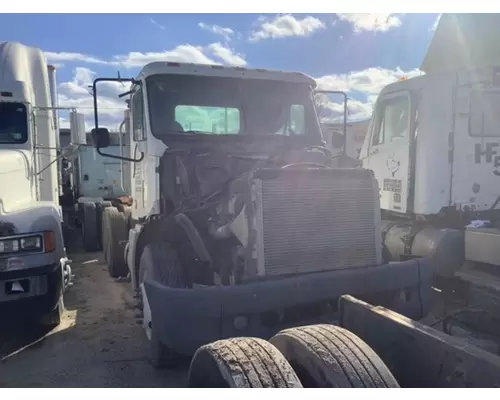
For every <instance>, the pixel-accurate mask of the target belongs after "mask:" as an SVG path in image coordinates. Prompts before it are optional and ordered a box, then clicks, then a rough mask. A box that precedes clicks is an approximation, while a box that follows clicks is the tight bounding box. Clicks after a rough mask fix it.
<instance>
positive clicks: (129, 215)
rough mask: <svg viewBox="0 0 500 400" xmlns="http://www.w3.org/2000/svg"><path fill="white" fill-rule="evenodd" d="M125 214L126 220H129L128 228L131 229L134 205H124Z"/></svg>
mask: <svg viewBox="0 0 500 400" xmlns="http://www.w3.org/2000/svg"><path fill="white" fill-rule="evenodd" d="M123 215H125V220H126V221H127V229H130V220H131V218H132V207H130V206H123Z"/></svg>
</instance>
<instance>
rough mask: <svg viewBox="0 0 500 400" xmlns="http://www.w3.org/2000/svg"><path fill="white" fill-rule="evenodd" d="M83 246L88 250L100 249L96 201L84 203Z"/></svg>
mask: <svg viewBox="0 0 500 400" xmlns="http://www.w3.org/2000/svg"><path fill="white" fill-rule="evenodd" d="M82 235H83V247H84V249H85V251H86V252H94V251H98V249H99V241H98V237H97V213H96V206H95V204H94V203H91V202H88V203H84V204H83V224H82Z"/></svg>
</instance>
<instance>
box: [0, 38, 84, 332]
mask: <svg viewBox="0 0 500 400" xmlns="http://www.w3.org/2000/svg"><path fill="white" fill-rule="evenodd" d="M54 88H55V68H54V67H53V66H50V65H47V62H46V60H45V56H44V54H43V52H42V51H41V50H40V49H37V48H32V47H27V46H24V45H22V44H19V43H12V42H3V43H0V313H1V316H2V320H4V321H5V320H6V319H7V318H12V317H23V318H24V317H26V318H28V319H39V320H40V322H41V323H42V324H44V325H47V326H54V325H57V324H59V322H60V318H61V313H62V311H63V308H64V302H63V294H64V291H65V289H66V287H67V285H68V284H69V283H70V279H71V269H70V266H69V260H68V258H67V255H66V250H65V245H64V238H63V215H62V210H61V207H60V204H59V194H60V185H59V183H60V182H59V177H60V174H59V169H58V168H59V166H60V157H59V152H60V149H59V148H58V140H57V136H58V132H57V126H58V124H57V103H56V101H57V100H56V98H55V97H54V96H53V94H52V92H54ZM75 135H76V136H75V137H78V132H75Z"/></svg>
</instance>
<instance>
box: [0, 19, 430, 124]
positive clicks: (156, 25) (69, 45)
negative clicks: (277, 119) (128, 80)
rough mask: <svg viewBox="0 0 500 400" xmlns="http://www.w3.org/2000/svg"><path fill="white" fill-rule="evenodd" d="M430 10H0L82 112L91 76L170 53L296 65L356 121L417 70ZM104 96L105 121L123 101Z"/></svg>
mask: <svg viewBox="0 0 500 400" xmlns="http://www.w3.org/2000/svg"><path fill="white" fill-rule="evenodd" d="M438 16H439V14H307V15H306V14H293V15H290V14H286V15H285V14H281V15H276V14H264V15H258V14H136V15H134V14H118V15H113V14H101V15H99V14H97V15H96V14H44V15H42V14H40V15H36V14H13V15H8V14H3V15H0V38H1V39H0V40H8V41H18V42H21V43H23V44H26V45H31V46H36V47H39V48H41V49H42V50H44V51H45V52H46V55H47V58H48V60H49V61H50V62H51V63H54V64H56V65H57V66H58V71H57V80H58V83H59V89H60V98H59V100H60V102H61V104H62V105H64V106H71V107H78V108H81V111H82V112H85V113H86V114H87V115H88V116H89V117H90V116H91V110H90V105H91V98H90V96H89V95H88V93H86V90H85V88H86V85H87V84H88V83H91V81H92V79H93V77H95V76H110V75H111V76H116V73H117V71H118V70H120V73H121V75H122V76H134V75H136V74H137V72H138V71H139V68H140V66H141V65H143V64H145V63H147V62H149V61H153V60H175V61H187V62H202V63H212V62H216V63H221V64H228V65H246V66H248V67H263V68H276V69H286V70H299V71H302V72H305V73H307V74H309V75H311V76H313V77H314V78H317V79H318V82H319V83H320V84H321V85H322V86H323V87H328V88H335V89H344V90H348V91H349V96H350V98H351V99H353V101H352V102H351V110H350V112H351V116H352V118H354V119H356V118H358V117H359V118H360V117H365V116H368V115H369V113H370V110H371V108H370V107H371V104H372V103H373V100H374V97H375V96H376V94H377V93H378V91H379V90H380V89H381V88H382V87H383V86H384V85H385V84H387V83H390V82H391V81H394V80H395V79H397V78H398V77H400V76H402V75H414V74H417V73H418V68H419V66H420V63H421V61H422V59H423V56H424V54H425V52H426V49H427V46H428V44H429V42H430V40H431V38H432V33H433V27H434V26H435V22H436V20H437V18H438ZM41 32H43V33H41ZM345 74H349V75H345ZM110 89H112V88H111V87H110ZM114 89H115V91H116V92H120V91H123V89H122V88H114ZM106 96H107V97H103V99H102V107H103V109H107V110H108V111H109V112H105V113H104V114H105V115H104V116H103V117H102V118H104V119H106V121H107V122H108V123H109V124H110V125H112V126H113V125H114V124H117V123H118V122H119V119H120V116H121V115H122V114H121V111H120V109H122V108H123V101H121V100H118V99H116V97H115V93H114V92H113V90H110V91H109V93H108V91H106Z"/></svg>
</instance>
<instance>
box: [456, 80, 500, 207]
mask: <svg viewBox="0 0 500 400" xmlns="http://www.w3.org/2000/svg"><path fill="white" fill-rule="evenodd" d="M454 108H455V112H454V117H453V118H454V130H453V132H452V133H453V143H452V146H453V172H452V178H451V205H458V206H460V208H462V209H463V208H465V207H469V208H470V209H471V210H477V211H484V210H488V209H489V208H490V207H491V206H492V205H493V204H494V203H495V201H496V199H497V198H498V196H499V195H500V88H498V87H496V88H495V87H492V85H490V84H486V85H485V84H484V83H483V84H481V85H480V84H476V85H474V84H470V82H469V83H468V84H467V85H465V84H460V83H459V85H458V87H457V89H456V96H455V107H454Z"/></svg>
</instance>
